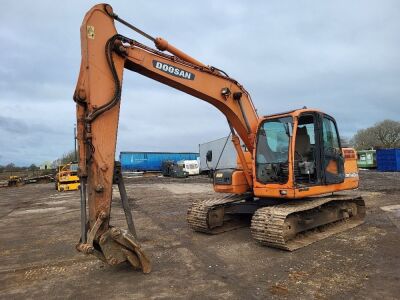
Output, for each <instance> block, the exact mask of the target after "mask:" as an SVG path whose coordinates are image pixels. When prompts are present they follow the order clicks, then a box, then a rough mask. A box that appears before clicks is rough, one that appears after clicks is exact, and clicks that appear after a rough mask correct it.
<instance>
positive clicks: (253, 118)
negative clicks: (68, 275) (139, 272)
mask: <svg viewBox="0 0 400 300" xmlns="http://www.w3.org/2000/svg"><path fill="white" fill-rule="evenodd" d="M114 20H117V21H120V22H121V20H122V19H120V18H119V17H118V16H117V15H116V14H115V13H114V12H113V10H112V8H111V6H109V5H107V4H99V5H96V6H94V7H93V8H92V9H91V10H90V11H89V12H88V13H87V14H86V16H85V18H84V20H83V23H82V26H81V52H82V53H81V54H82V61H81V68H80V73H79V78H78V82H77V85H76V89H75V93H74V100H75V102H76V105H77V140H78V149H79V177H80V178H81V187H82V188H81V198H82V200H81V204H82V206H81V208H82V224H81V226H82V240H81V242H80V244H79V245H78V247H77V248H78V250H80V251H83V252H85V253H93V254H96V255H97V256H99V257H100V258H101V259H103V260H105V261H107V262H108V263H110V264H115V263H116V261H117V262H121V261H123V260H129V258H130V256H129V255H125V253H127V251H131V250H133V251H131V252H130V255H131V256H132V255H133V256H136V257H138V258H140V257H143V256H144V255H143V253H142V252H141V250H140V247H138V245H137V243H136V245H133V243H130V244H129V246H130V247H127V246H126V245H125V244H124V243H123V242H122V240H116V239H112V237H113V235H112V234H111V231H110V230H111V229H112V230H114V231H115V228H111V227H110V225H109V219H110V211H111V198H112V184H113V179H114V178H115V174H114V169H115V168H114V167H115V166H114V158H115V148H116V141H117V129H118V119H119V107H120V100H121V92H122V91H121V89H122V76H123V70H124V68H126V69H129V70H131V71H134V72H137V73H139V74H141V75H144V76H147V77H149V78H151V79H154V80H156V81H159V82H161V83H163V84H166V85H168V86H171V87H173V88H176V89H178V90H181V91H183V92H185V93H187V94H190V95H192V96H194V97H196V98H199V99H202V100H204V101H206V102H208V103H210V104H211V105H213V106H215V107H216V108H217V109H218V110H220V111H221V112H222V113H223V114H224V115H225V117H226V118H227V121H228V124H229V126H230V128H231V131H232V133H233V137H232V139H233V141H234V142H235V144H236V149H237V150H238V152H239V153H238V156H239V157H240V158H241V159H242V164H243V166H244V167H243V169H244V173H245V178H246V180H247V184H248V186H251V185H252V182H253V181H252V177H251V176H252V171H251V169H250V168H249V166H248V164H247V163H246V158H245V156H244V154H243V150H242V148H241V147H240V142H239V137H240V139H241V140H242V141H243V143H244V144H245V145H246V147H247V148H248V149H249V151H250V153H251V152H252V150H253V147H254V138H255V132H256V130H257V125H258V121H259V118H258V116H257V112H256V110H255V108H254V106H253V103H252V101H251V98H250V95H249V93H248V92H247V91H246V90H245V89H244V88H243V86H241V85H240V84H239V83H238V82H237V81H236V80H234V79H232V78H230V77H228V76H227V75H226V74H224V73H223V72H221V71H219V70H218V69H216V68H213V67H208V66H205V65H204V64H202V63H200V62H199V61H197V60H196V59H194V58H192V57H190V56H189V55H187V54H185V53H184V52H182V51H180V50H179V49H177V48H175V47H174V46H172V45H170V44H168V42H167V41H165V40H164V39H161V38H157V39H154V38H152V37H151V36H149V35H147V36H148V37H150V39H152V40H154V42H155V45H156V47H157V48H158V49H161V50H166V51H169V52H170V53H171V54H166V53H163V52H161V51H159V50H156V49H153V48H150V47H147V46H145V45H143V44H141V43H139V42H137V41H135V40H133V39H130V38H127V37H124V36H122V35H120V34H118V33H117V31H116V28H115V25H114ZM122 23H124V24H125V25H129V26H130V27H133V28H134V29H136V31H138V29H137V28H136V27H134V26H132V25H130V24H129V23H127V22H126V21H123V20H122ZM141 33H142V34H143V32H141ZM86 196H87V198H88V199H87V203H88V206H89V209H88V211H89V216H88V220H86V219H87V218H86V213H85V212H86ZM127 234H128V233H127ZM87 235H88V236H87ZM103 237H105V238H103ZM102 238H103V239H102ZM132 240H133V237H130V239H129V241H128V243H129V242H131V241H132ZM101 241H103V243H102V242H101ZM105 241H112V245H111V244H110V245H111V246H110V245H108V244H107V243H106V244H105ZM110 243H111V242H110ZM118 247H119V248H118ZM114 248H115V249H122V250H123V251H122V250H117V251H114V252H113V251H110V249H114ZM132 252H133V253H134V254H132ZM115 253H117V254H115ZM138 253H141V254H140V255H138ZM116 256H118V258H117V259H116ZM139 261H140V259H139ZM144 261H145V260H144ZM143 263H146V262H143ZM136 265H137V264H136Z"/></svg>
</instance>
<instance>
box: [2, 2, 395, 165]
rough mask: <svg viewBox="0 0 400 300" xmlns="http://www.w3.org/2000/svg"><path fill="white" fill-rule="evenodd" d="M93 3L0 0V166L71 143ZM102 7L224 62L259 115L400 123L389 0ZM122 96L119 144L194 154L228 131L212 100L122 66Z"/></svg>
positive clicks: (205, 58)
mask: <svg viewBox="0 0 400 300" xmlns="http://www.w3.org/2000/svg"><path fill="white" fill-rule="evenodd" d="M95 3H96V2H95V1H85V2H83V1H63V2H54V1H49V0H47V1H37V2H32V1H27V0H25V1H18V2H15V1H14V2H12V1H8V2H6V3H5V4H3V7H5V9H2V10H1V11H0V25H1V26H0V38H1V40H2V43H1V44H0V53H1V55H0V91H1V93H0V130H1V134H0V144H1V149H0V164H1V163H4V162H9V161H14V162H16V163H19V164H28V163H31V162H35V163H40V162H41V161H42V160H48V159H55V158H56V157H57V156H60V155H61V154H62V153H63V152H66V151H68V150H70V149H72V146H73V139H72V137H71V136H72V130H73V124H74V122H75V121H74V119H75V115H74V110H75V104H74V103H73V101H72V99H71V98H72V93H73V90H74V88H75V83H76V77H77V75H78V71H79V64H80V45H79V27H80V24H81V21H82V18H83V16H84V13H85V12H86V11H87V10H88V9H89V8H90V7H91V5H93V4H95ZM111 4H112V5H113V7H114V9H115V11H116V12H117V13H118V14H119V15H120V16H121V17H123V18H125V19H126V20H128V21H130V22H131V23H133V24H135V25H137V26H138V27H140V28H142V29H143V30H145V31H146V32H148V33H150V34H152V35H154V36H162V37H164V38H166V39H167V40H169V42H170V43H171V44H174V45H175V46H177V47H178V48H181V49H182V50H184V51H185V52H187V53H189V54H190V55H192V56H194V57H195V58H197V59H198V60H200V61H202V62H204V63H206V64H210V65H215V66H217V67H219V68H221V69H223V70H225V71H226V72H227V73H228V74H230V75H231V76H232V77H234V78H235V79H237V80H238V81H239V82H241V83H242V84H243V85H244V86H245V87H246V89H247V90H248V91H249V92H250V93H251V95H252V98H253V101H254V103H255V106H256V107H257V109H258V111H259V114H260V115H264V114H270V113H274V112H277V111H286V110H289V109H293V108H298V107H302V106H303V105H306V106H308V107H315V108H318V109H321V110H323V111H326V112H327V113H329V114H332V115H333V116H334V117H335V118H336V119H337V121H338V124H339V127H340V129H341V132H342V135H346V136H351V135H352V134H353V133H354V132H355V131H356V130H357V129H360V128H362V127H366V126H371V125H372V124H374V123H375V122H377V121H379V120H382V119H384V118H392V119H395V120H396V119H397V120H398V119H399V117H398V116H399V113H400V105H399V104H398V103H399V95H400V85H399V84H398V82H399V81H400V51H398V50H399V48H400V47H399V46H400V35H399V34H398V29H399V28H400V19H399V18H398V16H399V15H400V4H399V2H398V1H390V0H388V1H361V0H360V1H350V2H349V1H344V0H342V1H334V2H326V1H308V0H302V1H288V2H271V1H261V0H260V1H251V3H245V2H243V1H211V0H207V1H195V2H189V1H186V2H183V1H177V0H176V1H174V0H173V1H168V2H165V1H164V2H155V1H144V0H142V1H135V2H131V1H124V2H122V1H118V2H117V1H111ZM117 27H118V29H119V30H120V31H121V33H122V34H124V35H127V36H130V37H133V38H135V39H137V40H139V41H141V42H144V43H145V44H147V45H151V44H150V43H149V42H148V41H146V40H144V39H143V38H142V37H140V36H138V35H137V34H135V33H133V32H132V31H130V30H128V29H126V28H123V27H122V26H120V25H117ZM122 95H123V96H122V98H123V99H122V106H121V122H120V126H119V130H120V133H119V139H118V146H117V149H118V150H159V151H163V150H169V151H172V150H187V151H193V150H196V148H197V145H198V143H200V142H204V141H207V140H211V139H214V138H218V137H220V136H223V135H226V134H227V133H228V127H227V125H226V121H225V119H224V117H223V116H222V114H221V113H220V112H218V111H217V110H216V109H214V108H212V107H211V106H210V105H209V104H207V103H205V102H202V101H198V100H196V99H194V98H193V97H191V96H188V95H185V94H183V93H180V92H178V91H175V90H173V89H171V88H169V87H165V86H163V85H161V84H159V83H157V82H154V81H152V80H150V79H147V78H143V77H140V76H138V75H137V74H135V73H129V72H127V71H126V72H125V74H124V87H123V94H122ZM38 141H40V143H39V142H38Z"/></svg>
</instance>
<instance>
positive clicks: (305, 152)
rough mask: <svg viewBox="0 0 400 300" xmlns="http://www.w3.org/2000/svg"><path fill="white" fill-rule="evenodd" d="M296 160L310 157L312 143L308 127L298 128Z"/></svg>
mask: <svg viewBox="0 0 400 300" xmlns="http://www.w3.org/2000/svg"><path fill="white" fill-rule="evenodd" d="M295 150H296V155H295V156H296V159H304V158H306V159H307V158H308V157H309V156H310V152H311V143H310V136H309V135H308V132H307V127H305V126H304V127H298V128H297V132H296V146H295Z"/></svg>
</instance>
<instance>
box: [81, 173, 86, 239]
mask: <svg viewBox="0 0 400 300" xmlns="http://www.w3.org/2000/svg"><path fill="white" fill-rule="evenodd" d="M80 187H81V238H82V244H86V241H87V232H86V178H81V184H80Z"/></svg>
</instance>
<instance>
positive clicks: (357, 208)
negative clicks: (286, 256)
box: [251, 193, 365, 251]
mask: <svg viewBox="0 0 400 300" xmlns="http://www.w3.org/2000/svg"><path fill="white" fill-rule="evenodd" d="M324 213H325V216H322V214H324ZM310 216H311V217H310ZM329 217H330V218H331V222H328V223H326V222H327V220H328V219H329ZM313 218H315V219H313ZM364 218H365V203H364V200H363V199H362V198H361V196H357V195H356V196H355V195H354V194H352V193H347V194H342V195H335V196H327V197H312V198H311V199H309V200H296V201H291V202H288V203H285V204H279V205H274V206H268V207H263V208H260V209H258V210H257V211H256V212H255V214H254V215H253V218H252V221H251V232H252V236H253V238H254V239H256V240H257V241H258V242H260V243H261V244H263V245H266V246H270V247H274V248H280V249H284V250H288V251H294V250H296V249H299V248H302V247H304V246H307V245H309V244H311V243H314V242H316V241H319V240H322V239H324V238H326V237H329V236H331V235H333V234H336V233H339V232H342V231H345V230H347V229H350V228H353V227H355V226H358V225H360V224H362V223H363V222H364ZM313 222H314V224H313ZM292 227H293V228H292ZM296 227H297V228H296ZM303 229H306V230H303Z"/></svg>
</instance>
